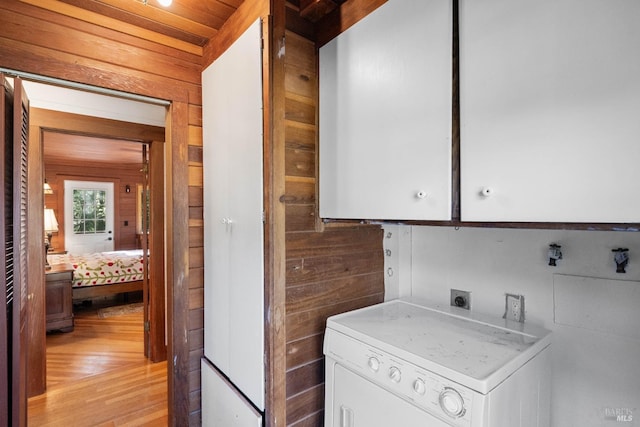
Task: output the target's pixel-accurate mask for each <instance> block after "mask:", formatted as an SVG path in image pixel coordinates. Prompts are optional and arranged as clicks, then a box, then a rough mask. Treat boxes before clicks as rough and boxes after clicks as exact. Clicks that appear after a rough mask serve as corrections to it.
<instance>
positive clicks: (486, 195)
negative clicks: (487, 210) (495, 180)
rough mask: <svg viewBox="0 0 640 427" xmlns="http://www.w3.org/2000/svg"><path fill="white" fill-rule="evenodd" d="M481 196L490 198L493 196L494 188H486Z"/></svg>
mask: <svg viewBox="0 0 640 427" xmlns="http://www.w3.org/2000/svg"><path fill="white" fill-rule="evenodd" d="M480 194H482V195H483V196H484V197H489V196H491V195H492V194H493V188H491V187H484V188H483V189H482V191H481V192H480Z"/></svg>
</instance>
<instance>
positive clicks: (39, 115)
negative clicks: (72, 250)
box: [29, 108, 171, 391]
mask: <svg viewBox="0 0 640 427" xmlns="http://www.w3.org/2000/svg"><path fill="white" fill-rule="evenodd" d="M114 123H115V124H117V125H114ZM45 129H46V130H47V131H54V132H56V131H57V132H65V133H69V132H73V133H79V134H84V135H91V136H98V137H102V138H113V139H126V140H130V141H139V142H146V143H148V144H149V145H150V146H153V144H155V145H156V146H161V149H159V150H158V151H159V152H161V153H163V154H164V152H165V149H164V148H165V147H164V145H165V139H166V138H165V135H166V132H167V130H166V129H165V128H162V127H158V126H151V125H144V124H138V123H129V122H118V121H114V120H108V119H102V118H96V117H90V116H82V115H78V114H72V113H64V112H60V111H52V110H44V109H38V108H32V109H31V110H30V129H29V131H30V135H29V139H30V144H31V145H36V146H38V147H40V150H42V147H43V131H44V130H45ZM32 165H33V167H37V165H39V169H40V171H42V170H43V169H44V158H43V150H42V151H41V152H40V158H39V159H37V160H34V162H33V163H32V164H31V163H30V166H32ZM169 173H170V170H168V168H167V169H164V172H163V173H162V174H157V175H154V179H155V180H156V182H155V187H153V188H154V189H155V188H160V189H162V190H161V194H162V196H163V197H161V198H159V200H160V201H161V202H162V203H163V205H164V201H165V199H167V200H168V199H169V197H168V195H169V194H170V189H169V187H168V186H165V182H164V175H166V174H169ZM40 174H42V172H40ZM96 180H99V179H96ZM38 188H39V194H40V195H41V196H40V197H41V198H40V199H39V200H42V201H43V203H44V197H42V196H43V193H42V185H41V184H40V185H39V187H38ZM165 195H166V196H165ZM33 196H34V198H35V196H36V195H33ZM42 207H43V208H44V204H43V206H42ZM160 213H161V214H164V209H163V210H162V212H160ZM155 222H156V223H160V228H161V229H162V232H161V233H160V234H161V237H160V239H158V240H159V242H160V243H162V245H163V246H164V241H165V238H164V224H165V223H168V218H167V217H165V216H164V215H163V220H162V221H155ZM153 231H155V230H152V232H153ZM165 252H167V251H165V250H164V247H163V248H162V250H161V251H160V252H158V253H159V254H160V261H161V262H154V263H152V264H150V265H153V264H157V268H158V271H157V272H154V271H150V274H151V275H152V277H163V278H164V279H165V280H163V281H162V284H161V285H162V286H161V287H159V288H158V289H156V290H157V292H153V295H154V296H155V297H157V298H155V297H154V299H153V300H154V301H155V303H154V304H153V305H152V306H151V309H152V310H154V313H150V318H151V319H153V320H152V322H153V323H152V324H150V329H151V332H152V336H154V337H155V339H157V337H158V336H159V335H158V331H159V334H160V336H161V337H162V343H161V345H155V346H152V351H156V352H157V353H156V354H151V355H150V356H151V357H150V359H151V360H152V361H154V362H155V361H160V360H165V359H166V355H167V346H166V345H165V344H166V343H167V342H168V341H169V340H168V337H165V330H166V329H165V306H167V307H168V306H169V305H168V304H167V301H165V294H166V295H167V296H169V295H171V285H170V283H171V280H169V279H170V278H169V277H168V276H166V275H165V274H164V270H165V269H164V265H165V259H164V254H165ZM154 261H155V258H154ZM151 270H153V267H152V268H151ZM36 282H38V283H36ZM165 285H166V288H167V289H166V293H165ZM44 286H45V285H44V270H43V273H42V281H41V282H40V281H30V290H29V293H30V294H35V295H44V292H45V289H44ZM39 301H40V304H41V307H40V306H38V307H35V306H33V305H32V307H31V308H32V310H30V313H33V315H34V316H37V314H36V313H40V312H42V313H44V310H45V307H44V298H39ZM170 311H171V310H169V313H170ZM30 320H31V319H30ZM38 320H39V317H36V318H35V319H34V322H35V324H38V323H39V322H38ZM154 331H156V332H154ZM169 333H170V329H169V330H168V331H167V334H169ZM41 342H42V341H40V340H35V342H30V345H36V346H39V345H40V343H41ZM45 343H46V341H45ZM31 353H35V354H38V355H42V357H43V358H44V360H42V361H40V362H42V365H44V368H43V371H42V373H41V374H40V373H38V374H35V375H34V376H35V378H30V379H29V384H30V390H41V391H44V390H45V387H46V363H45V362H46V352H45V351H44V349H37V350H36V351H35V352H31ZM30 362H31V363H34V364H36V363H38V361H34V360H30ZM38 366H40V365H39V363H38ZM168 376H169V377H170V373H168Z"/></svg>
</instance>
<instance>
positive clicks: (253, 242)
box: [202, 20, 265, 410]
mask: <svg viewBox="0 0 640 427" xmlns="http://www.w3.org/2000/svg"><path fill="white" fill-rule="evenodd" d="M202 80H203V82H202V91H203V138H204V145H203V165H204V166H203V167H204V225H205V241H204V244H205V248H204V250H205V254H204V256H205V356H206V357H207V358H208V359H209V360H210V361H211V362H212V363H214V364H215V365H216V367H217V368H218V369H220V370H221V371H222V372H223V373H224V374H225V375H227V376H228V377H229V379H230V381H231V382H232V383H233V384H234V385H235V386H236V387H238V388H239V389H240V391H242V393H244V395H246V396H247V397H248V398H249V399H251V401H252V402H253V404H254V405H255V406H256V407H258V408H259V409H261V410H264V378H265V374H264V266H263V263H264V254H263V242H264V235H263V233H264V226H263V219H262V218H263V179H262V171H263V135H262V130H263V128H262V51H261V26H260V21H259V20H258V21H256V22H255V23H254V24H253V25H252V26H251V27H250V28H249V29H248V30H247V31H246V32H245V33H244V34H243V35H242V36H241V37H240V38H239V39H238V40H237V41H236V42H235V43H234V44H233V45H232V46H231V47H230V48H229V49H228V50H227V51H226V52H225V53H224V54H223V55H222V56H221V57H220V58H219V59H218V60H216V61H215V62H214V63H213V64H212V65H211V66H209V67H208V68H207V69H206V70H205V71H204V72H203V77H202Z"/></svg>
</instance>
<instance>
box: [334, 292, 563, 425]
mask: <svg viewBox="0 0 640 427" xmlns="http://www.w3.org/2000/svg"><path fill="white" fill-rule="evenodd" d="M550 343H551V332H550V331H548V330H546V329H543V328H539V327H536V326H534V325H529V324H522V323H517V322H512V321H507V320H504V319H501V318H491V317H485V316H481V315H476V314H473V313H470V312H468V311H467V310H463V309H459V308H455V307H439V306H437V305H429V304H427V303H424V302H422V301H418V300H412V299H406V300H394V301H389V302H385V303H381V304H378V305H375V306H371V307H367V308H363V309H360V310H356V311H352V312H349V313H344V314H339V315H336V316H333V317H330V318H329V319H328V320H327V329H326V332H325V339H324V354H325V356H326V381H325V398H326V401H325V402H326V403H325V427H390V426H398V427H440V426H457V427H517V426H521V427H525V426H527V427H529V426H532V427H533V426H536V427H544V426H548V425H549V414H550V412H549V410H550V347H549V345H550Z"/></svg>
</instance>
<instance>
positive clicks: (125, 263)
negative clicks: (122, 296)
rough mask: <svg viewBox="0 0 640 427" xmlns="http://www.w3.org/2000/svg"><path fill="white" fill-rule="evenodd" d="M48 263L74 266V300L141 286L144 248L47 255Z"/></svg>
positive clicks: (140, 288)
mask: <svg viewBox="0 0 640 427" xmlns="http://www.w3.org/2000/svg"><path fill="white" fill-rule="evenodd" d="M48 259H49V264H52V265H53V264H66V263H68V264H71V265H72V266H73V270H74V271H73V283H72V293H73V299H74V300H86V299H90V298H94V297H99V296H105V295H114V294H119V293H124V292H133V291H140V290H142V280H143V277H144V265H143V256H142V250H141V249H138V250H128V251H113V252H97V253H90V254H82V255H78V254H60V255H48Z"/></svg>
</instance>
